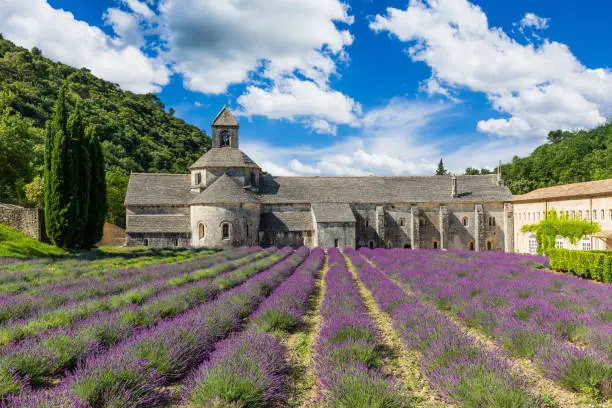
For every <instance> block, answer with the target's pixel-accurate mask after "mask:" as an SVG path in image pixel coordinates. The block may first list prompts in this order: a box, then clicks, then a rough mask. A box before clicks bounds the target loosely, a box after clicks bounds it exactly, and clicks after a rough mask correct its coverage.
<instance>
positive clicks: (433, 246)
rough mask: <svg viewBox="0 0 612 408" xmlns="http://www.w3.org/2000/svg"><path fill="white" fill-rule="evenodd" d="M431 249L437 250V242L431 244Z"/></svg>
mask: <svg viewBox="0 0 612 408" xmlns="http://www.w3.org/2000/svg"><path fill="white" fill-rule="evenodd" d="M432 248H433V249H438V241H434V242H433V243H432Z"/></svg>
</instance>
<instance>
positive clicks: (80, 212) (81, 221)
mask: <svg viewBox="0 0 612 408" xmlns="http://www.w3.org/2000/svg"><path fill="white" fill-rule="evenodd" d="M68 133H69V134H70V139H71V146H72V151H71V155H72V163H73V165H74V169H73V170H72V171H73V176H74V180H75V185H74V187H75V188H74V190H73V191H72V194H73V203H74V212H73V217H74V218H73V219H72V221H71V222H72V227H73V228H72V234H71V236H72V238H71V243H70V246H71V247H73V248H77V247H81V246H82V244H83V241H84V236H85V227H86V225H87V223H88V217H89V190H90V179H91V163H90V160H89V140H87V138H86V136H85V126H84V124H83V117H82V116H81V109H80V107H79V105H78V104H77V106H76V108H75V109H74V112H72V114H71V115H70V117H69V118H68Z"/></svg>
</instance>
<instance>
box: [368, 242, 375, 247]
mask: <svg viewBox="0 0 612 408" xmlns="http://www.w3.org/2000/svg"><path fill="white" fill-rule="evenodd" d="M368 247H370V249H374V241H370V242H368Z"/></svg>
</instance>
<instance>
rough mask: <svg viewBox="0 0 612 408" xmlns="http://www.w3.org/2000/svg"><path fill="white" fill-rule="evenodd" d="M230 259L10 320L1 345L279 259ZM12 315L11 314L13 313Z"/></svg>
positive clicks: (262, 254)
mask: <svg viewBox="0 0 612 408" xmlns="http://www.w3.org/2000/svg"><path fill="white" fill-rule="evenodd" d="M281 255H282V254H281ZM226 257H228V259H227V260H226V259H225V257H219V258H215V259H213V260H212V262H211V263H210V264H209V265H208V267H205V268H203V269H201V268H198V266H197V265H191V264H190V265H188V266H187V269H185V266H184V265H177V266H176V270H175V274H174V276H173V275H172V274H171V275H169V276H162V277H160V278H158V279H156V280H154V281H153V282H150V283H145V284H143V285H140V286H138V287H135V288H132V289H131V290H127V291H125V292H124V293H119V294H116V295H113V296H109V297H105V298H100V299H92V300H84V301H81V302H72V303H68V304H66V305H64V306H62V307H57V308H49V309H45V308H43V309H39V310H35V311H33V313H32V316H29V317H26V318H23V319H19V318H17V319H10V320H8V321H6V322H4V324H3V325H2V326H1V327H0V346H6V345H7V344H9V343H10V342H14V341H19V340H21V339H23V338H26V337H31V336H38V335H41V334H44V333H46V332H47V331H48V330H51V329H54V328H58V327H66V326H70V325H72V324H75V323H76V322H78V321H80V320H83V319H85V318H88V317H90V316H95V315H97V314H99V313H107V312H113V311H117V310H123V309H125V308H127V307H130V306H132V305H142V304H144V303H146V302H147V301H149V300H150V299H153V298H155V297H156V296H158V295H161V294H164V292H165V291H168V290H171V289H175V288H179V287H181V286H183V285H186V284H188V283H192V282H197V281H201V280H203V279H209V278H211V277H214V276H216V275H218V274H220V273H223V272H227V271H231V270H233V269H236V268H238V267H240V266H243V267H244V268H250V269H252V268H257V267H260V266H261V265H262V264H263V266H267V263H268V262H270V261H271V260H274V258H275V256H274V251H273V250H265V251H258V252H255V253H250V254H247V255H246V256H243V254H242V253H240V254H238V257H239V258H238V259H236V257H235V255H234V254H231V253H230V254H228V255H226ZM268 258H270V259H268ZM170 269H171V270H174V269H172V268H170ZM194 269H195V270H194ZM77 290H78V289H77ZM23 304H24V303H22V302H21V299H20V298H16V299H13V300H11V301H9V302H8V304H7V305H6V306H7V308H8V309H9V310H12V309H13V308H14V309H15V310H17V309H19V306H20V305H23ZM13 306H14V307H13ZM8 313H9V314H10V311H9V312H8Z"/></svg>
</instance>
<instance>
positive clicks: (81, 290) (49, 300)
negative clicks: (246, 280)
mask: <svg viewBox="0 0 612 408" xmlns="http://www.w3.org/2000/svg"><path fill="white" fill-rule="evenodd" d="M256 251H258V249H257V248H245V249H240V250H235V251H228V252H222V253H219V254H217V255H213V256H206V257H203V258H199V259H196V260H191V261H187V262H182V263H178V264H163V265H155V266H148V267H144V268H129V269H120V270H117V271H113V272H110V271H109V273H107V275H110V276H105V277H104V279H100V280H95V279H92V278H91V277H88V276H86V277H79V278H74V279H65V280H63V281H61V282H52V283H49V284H45V285H43V284H41V285H39V286H37V287H36V288H35V289H32V290H27V291H24V292H22V293H20V294H19V295H12V294H3V295H0V323H3V322H6V321H7V320H9V319H21V318H26V317H29V316H31V315H33V314H35V313H40V312H43V313H44V312H48V311H50V310H53V309H55V308H57V307H59V306H63V305H66V304H67V303H68V302H74V301H80V300H86V299H91V298H95V297H102V296H111V295H116V294H119V293H122V292H125V291H127V290H130V289H135V290H142V285H144V284H147V283H148V284H150V285H155V283H156V281H158V280H160V279H162V278H169V277H173V276H178V275H180V274H185V273H189V272H192V271H194V270H197V269H206V268H210V267H212V266H213V265H215V264H217V263H219V262H220V261H229V260H237V259H239V258H243V257H245V256H246V255H249V254H252V253H254V252H256Z"/></svg>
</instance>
